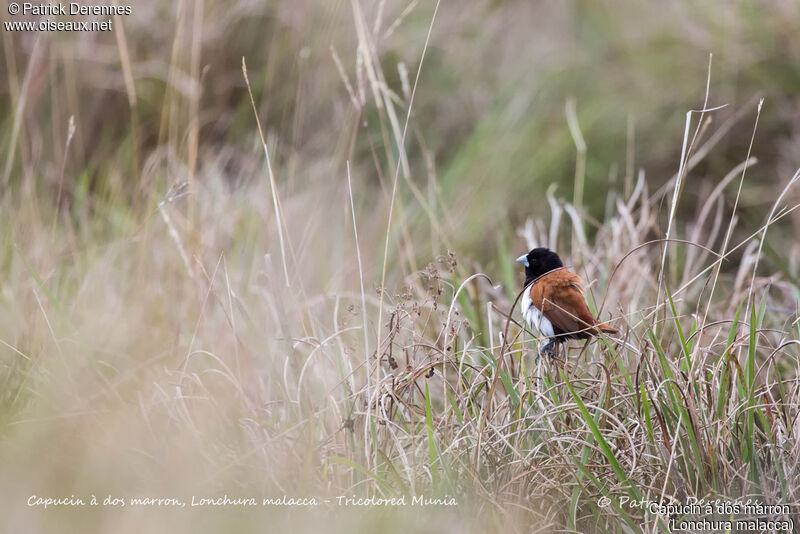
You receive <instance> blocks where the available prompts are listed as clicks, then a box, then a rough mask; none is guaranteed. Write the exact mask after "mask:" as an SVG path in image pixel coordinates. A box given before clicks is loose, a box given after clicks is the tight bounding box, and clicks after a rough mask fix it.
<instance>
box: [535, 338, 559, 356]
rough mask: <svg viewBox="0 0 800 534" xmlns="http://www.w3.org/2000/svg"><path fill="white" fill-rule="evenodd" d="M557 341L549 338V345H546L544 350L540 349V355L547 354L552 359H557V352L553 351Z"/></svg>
mask: <svg viewBox="0 0 800 534" xmlns="http://www.w3.org/2000/svg"><path fill="white" fill-rule="evenodd" d="M555 343H556V340H555V339H554V338H552V337H551V338H548V340H547V343H545V344H544V346H543V347H542V348H540V349H539V354H542V353H544V354H547V355H548V356H550V357H551V358H555V357H556V352H555V351H554V350H553V345H555Z"/></svg>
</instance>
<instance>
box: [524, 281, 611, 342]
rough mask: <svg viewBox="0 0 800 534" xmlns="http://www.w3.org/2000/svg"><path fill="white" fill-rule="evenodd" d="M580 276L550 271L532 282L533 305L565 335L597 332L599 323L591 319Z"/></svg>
mask: <svg viewBox="0 0 800 534" xmlns="http://www.w3.org/2000/svg"><path fill="white" fill-rule="evenodd" d="M583 291H584V289H583V281H582V280H581V278H580V276H578V275H577V274H575V273H572V272H570V271H568V270H566V269H559V270H557V271H553V272H550V273H548V274H546V275H544V276H542V277H541V278H539V280H537V281H536V282H534V283H533V285H532V286H531V289H530V296H531V303H532V304H533V305H534V306H536V307H537V308H538V309H539V310H541V312H542V315H544V317H545V318H546V319H547V320H548V321H550V323H551V324H552V325H553V326H554V327H556V328H558V329H560V330H562V331H563V332H579V331H583V330H590V331H592V332H594V328H593V327H594V326H595V325H597V324H598V323H597V321H596V320H595V318H594V317H592V314H591V312H590V311H589V307H588V306H587V305H586V300H585V298H584V296H583Z"/></svg>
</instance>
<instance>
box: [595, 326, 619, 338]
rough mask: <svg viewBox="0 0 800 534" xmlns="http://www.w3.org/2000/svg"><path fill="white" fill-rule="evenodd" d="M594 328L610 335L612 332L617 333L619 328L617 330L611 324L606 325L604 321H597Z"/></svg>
mask: <svg viewBox="0 0 800 534" xmlns="http://www.w3.org/2000/svg"><path fill="white" fill-rule="evenodd" d="M595 328H597V329H598V330H599V331H601V332H602V333H604V334H612V335H613V334H619V330H617V329H616V328H614V327H613V326H608V325H607V324H605V323H597V324H596V325H595Z"/></svg>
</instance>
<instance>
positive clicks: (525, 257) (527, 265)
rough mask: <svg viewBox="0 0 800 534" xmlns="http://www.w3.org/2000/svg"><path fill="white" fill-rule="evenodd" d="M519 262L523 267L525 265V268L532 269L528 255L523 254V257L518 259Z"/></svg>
mask: <svg viewBox="0 0 800 534" xmlns="http://www.w3.org/2000/svg"><path fill="white" fill-rule="evenodd" d="M517 261H518V262H519V263H521V264H522V265H524V266H525V267H530V265H529V264H528V255H527V254H523V255H522V256H520V257H519V258H517Z"/></svg>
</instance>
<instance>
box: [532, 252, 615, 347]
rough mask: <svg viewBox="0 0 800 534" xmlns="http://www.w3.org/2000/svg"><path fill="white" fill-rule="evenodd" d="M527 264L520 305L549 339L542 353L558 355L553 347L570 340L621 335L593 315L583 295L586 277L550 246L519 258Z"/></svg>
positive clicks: (534, 326) (533, 323) (533, 326)
mask: <svg viewBox="0 0 800 534" xmlns="http://www.w3.org/2000/svg"><path fill="white" fill-rule="evenodd" d="M516 261H518V262H519V263H521V264H522V265H524V266H525V288H524V289H523V292H522V298H521V300H520V306H521V308H522V317H524V319H525V321H526V322H527V323H528V326H529V327H531V329H534V328H535V329H536V330H538V331H539V333H540V334H541V335H543V336H544V337H545V338H547V343H546V344H545V345H544V346H542V347H541V349H540V350H539V353H540V354H541V353H545V354H548V355H549V356H550V357H552V358H555V357H556V353H555V351H553V346H554V345H556V344H558V345H556V347H558V346H559V345H563V344H564V343H566V342H567V341H568V340H569V339H589V338H591V337H594V336H598V335H601V334H617V333H618V331H617V329H616V328H614V327H612V326H609V325H607V324H605V323H601V322H599V321H598V320H597V319H595V318H594V316H592V314H591V312H590V311H589V307H588V306H587V305H586V299H585V297H584V296H583V293H584V288H583V280H581V277H580V276H578V275H577V274H575V273H573V272H571V271H569V270H568V269H567V268H566V267H564V263H563V262H562V261H561V258H559V257H558V254H556V253H555V252H553V251H552V250H550V249H548V248H543V247H540V248H534V249H533V250H531V251H530V252H528V253H527V254H523V255H522V256H520V257H519V258H517V260H516Z"/></svg>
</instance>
